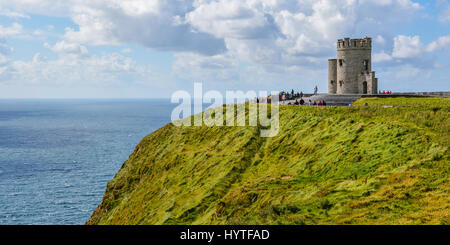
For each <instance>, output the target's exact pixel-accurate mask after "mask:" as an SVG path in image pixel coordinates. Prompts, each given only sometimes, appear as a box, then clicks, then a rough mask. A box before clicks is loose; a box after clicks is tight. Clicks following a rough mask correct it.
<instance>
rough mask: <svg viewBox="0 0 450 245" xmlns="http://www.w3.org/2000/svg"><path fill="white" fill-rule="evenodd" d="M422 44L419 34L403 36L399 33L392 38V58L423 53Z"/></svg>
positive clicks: (409, 56) (411, 56) (413, 56)
mask: <svg viewBox="0 0 450 245" xmlns="http://www.w3.org/2000/svg"><path fill="white" fill-rule="evenodd" d="M423 51H424V45H423V44H422V42H421V41H420V37H419V36H413V37H409V36H403V35H399V36H397V37H395V38H394V51H393V52H392V57H394V58H415V57H419V56H421V55H422V54H423Z"/></svg>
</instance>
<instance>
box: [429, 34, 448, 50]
mask: <svg viewBox="0 0 450 245" xmlns="http://www.w3.org/2000/svg"><path fill="white" fill-rule="evenodd" d="M449 47H450V36H443V37H440V38H439V39H437V40H436V41H434V42H432V43H430V44H429V45H428V46H427V48H426V51H427V52H434V51H439V50H445V49H449Z"/></svg>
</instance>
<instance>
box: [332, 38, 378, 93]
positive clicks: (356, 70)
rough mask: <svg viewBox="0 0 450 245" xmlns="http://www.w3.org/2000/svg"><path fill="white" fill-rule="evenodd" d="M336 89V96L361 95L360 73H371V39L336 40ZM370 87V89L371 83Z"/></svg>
mask: <svg viewBox="0 0 450 245" xmlns="http://www.w3.org/2000/svg"><path fill="white" fill-rule="evenodd" d="M337 50H338V59H337V62H336V63H337V65H336V66H337V69H336V70H337V74H336V77H337V78H336V80H337V88H336V92H337V93H338V94H362V93H363V92H364V91H363V88H362V84H361V82H360V75H361V74H362V73H370V72H372V39H371V38H364V39H350V38H345V39H344V40H342V39H341V40H338V44H337ZM367 83H370V87H372V85H373V84H372V82H371V81H367Z"/></svg>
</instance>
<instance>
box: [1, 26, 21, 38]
mask: <svg viewBox="0 0 450 245" xmlns="http://www.w3.org/2000/svg"><path fill="white" fill-rule="evenodd" d="M22 31H23V28H22V25H20V24H19V23H16V22H15V23H13V24H12V25H11V26H9V27H4V26H2V25H0V38H6V37H12V36H17V35H19V34H21V33H22Z"/></svg>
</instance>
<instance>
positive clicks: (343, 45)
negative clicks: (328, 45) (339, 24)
mask: <svg viewBox="0 0 450 245" xmlns="http://www.w3.org/2000/svg"><path fill="white" fill-rule="evenodd" d="M337 48H338V50H345V49H372V38H370V37H366V38H363V39H350V38H344V39H339V40H338V42H337Z"/></svg>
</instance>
